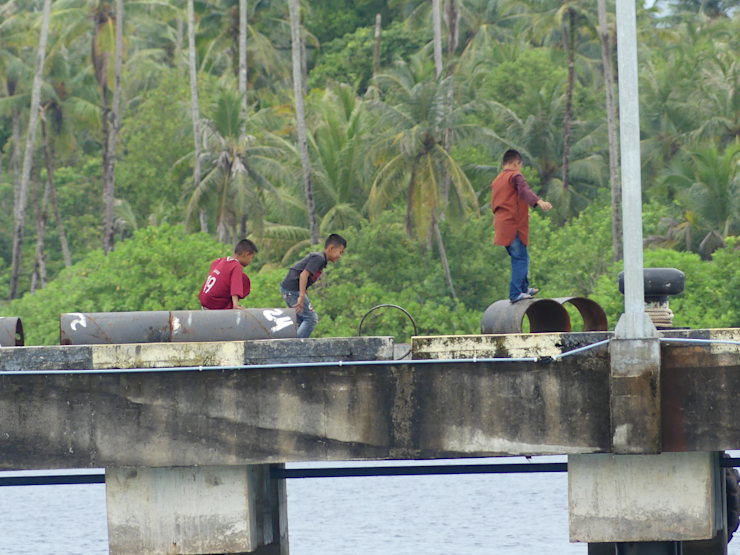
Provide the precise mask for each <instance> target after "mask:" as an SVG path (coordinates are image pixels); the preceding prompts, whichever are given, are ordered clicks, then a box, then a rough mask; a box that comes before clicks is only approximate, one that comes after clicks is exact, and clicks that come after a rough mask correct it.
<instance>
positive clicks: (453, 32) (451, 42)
mask: <svg viewBox="0 0 740 555" xmlns="http://www.w3.org/2000/svg"><path fill="white" fill-rule="evenodd" d="M447 29H448V34H447V56H448V57H449V58H450V59H452V57H453V56H454V55H455V51H456V50H457V46H458V43H459V40H460V12H459V11H458V7H457V0H447Z"/></svg>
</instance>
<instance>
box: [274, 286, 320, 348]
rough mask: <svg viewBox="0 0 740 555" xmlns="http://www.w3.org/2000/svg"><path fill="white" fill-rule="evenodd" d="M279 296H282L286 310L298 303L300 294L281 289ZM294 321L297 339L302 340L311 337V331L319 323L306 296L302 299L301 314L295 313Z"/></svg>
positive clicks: (317, 316)
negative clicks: (296, 327) (295, 321)
mask: <svg viewBox="0 0 740 555" xmlns="http://www.w3.org/2000/svg"><path fill="white" fill-rule="evenodd" d="M280 295H282V297H283V299H284V300H285V303H286V304H287V305H288V308H293V307H294V306H295V305H296V303H297V302H298V297H299V296H300V292H299V291H287V290H286V289H283V288H282V287H281V288H280ZM296 320H297V322H298V337H300V338H303V339H306V338H307V337H311V334H312V333H313V330H314V329H316V324H318V323H319V315H318V314H316V312H315V311H314V309H313V305H312V304H311V301H310V300H309V299H308V295H305V296H304V297H303V312H297V313H296Z"/></svg>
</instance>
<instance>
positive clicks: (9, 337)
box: [0, 318, 25, 347]
mask: <svg viewBox="0 0 740 555" xmlns="http://www.w3.org/2000/svg"><path fill="white" fill-rule="evenodd" d="M23 345H25V338H24V336H23V324H21V319H20V318H0V347H23Z"/></svg>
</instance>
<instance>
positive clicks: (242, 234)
mask: <svg viewBox="0 0 740 555" xmlns="http://www.w3.org/2000/svg"><path fill="white" fill-rule="evenodd" d="M246 238H247V216H246V214H242V217H241V219H240V220H239V237H238V239H239V241H241V240H242V239H246ZM237 242H238V241H237Z"/></svg>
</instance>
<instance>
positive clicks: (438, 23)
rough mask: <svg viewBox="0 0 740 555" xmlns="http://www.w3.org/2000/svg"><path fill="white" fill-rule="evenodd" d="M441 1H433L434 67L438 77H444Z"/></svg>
mask: <svg viewBox="0 0 740 555" xmlns="http://www.w3.org/2000/svg"><path fill="white" fill-rule="evenodd" d="M439 2H440V0H432V27H434V67H435V69H436V74H437V77H438V78H439V76H440V75H442V69H443V67H444V64H443V63H442V17H441V14H440V7H439Z"/></svg>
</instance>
